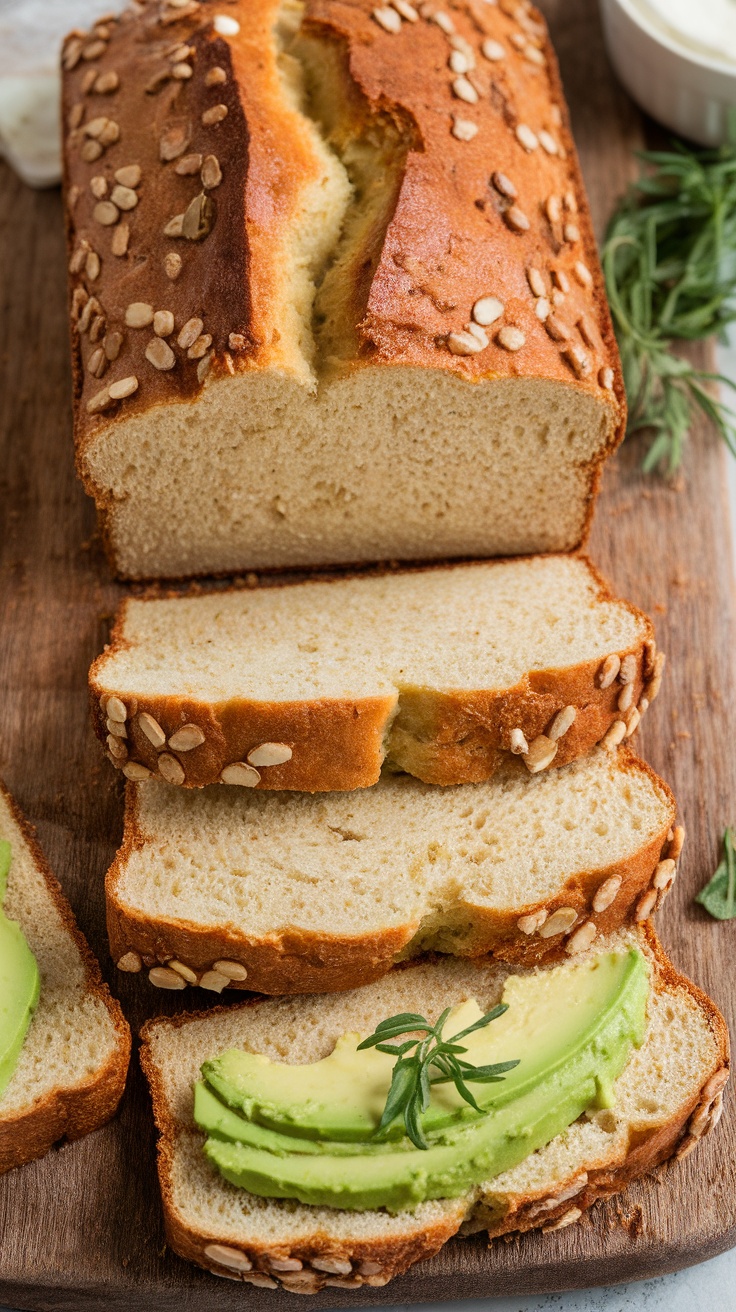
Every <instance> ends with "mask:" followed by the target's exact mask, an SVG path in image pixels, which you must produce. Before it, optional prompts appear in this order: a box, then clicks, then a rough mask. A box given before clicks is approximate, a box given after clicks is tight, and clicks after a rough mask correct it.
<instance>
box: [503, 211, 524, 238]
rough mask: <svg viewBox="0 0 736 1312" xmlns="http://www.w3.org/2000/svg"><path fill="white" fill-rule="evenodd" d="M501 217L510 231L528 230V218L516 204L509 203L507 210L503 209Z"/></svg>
mask: <svg viewBox="0 0 736 1312" xmlns="http://www.w3.org/2000/svg"><path fill="white" fill-rule="evenodd" d="M503 217H504V219H505V221H506V223H507V224H508V226H509V228H511V231H512V232H528V230H529V226H530V224H529V220H528V218H527V217H526V214H525V213H524V211H523V210H520V209H519V207H518V205H510V206H509V208H508V209H507V210H504V212H503Z"/></svg>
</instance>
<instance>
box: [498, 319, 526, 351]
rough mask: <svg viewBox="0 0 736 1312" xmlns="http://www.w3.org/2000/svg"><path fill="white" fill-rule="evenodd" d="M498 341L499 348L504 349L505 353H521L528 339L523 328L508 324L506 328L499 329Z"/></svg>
mask: <svg viewBox="0 0 736 1312" xmlns="http://www.w3.org/2000/svg"><path fill="white" fill-rule="evenodd" d="M496 341H497V342H498V344H499V346H502V347H503V349H504V351H520V350H521V348H522V346H523V345H524V343H525V342H526V337H525V336H524V334H523V332H522V331H521V328H516V327H515V326H514V325H513V324H506V325H505V327H503V328H501V329H499V332H498V334H497V336H496Z"/></svg>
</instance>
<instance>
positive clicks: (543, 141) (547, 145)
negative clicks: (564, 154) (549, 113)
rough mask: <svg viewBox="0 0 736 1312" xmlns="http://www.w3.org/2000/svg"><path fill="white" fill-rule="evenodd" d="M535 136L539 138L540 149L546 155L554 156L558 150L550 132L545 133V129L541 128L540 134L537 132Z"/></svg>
mask: <svg viewBox="0 0 736 1312" xmlns="http://www.w3.org/2000/svg"><path fill="white" fill-rule="evenodd" d="M537 135H538V137H539V144H540V146H541V147H542V150H546V152H547V154H548V155H556V154H557V152H558V150H559V146H558V145H557V142H556V141H555V139H554V137H553V136H552V134H551V132H547V130H546V128H542V130H541V132H539V133H538V134H537Z"/></svg>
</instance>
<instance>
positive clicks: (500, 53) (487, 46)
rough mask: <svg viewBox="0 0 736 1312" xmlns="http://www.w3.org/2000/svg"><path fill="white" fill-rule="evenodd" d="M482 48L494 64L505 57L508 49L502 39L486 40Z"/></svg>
mask: <svg viewBox="0 0 736 1312" xmlns="http://www.w3.org/2000/svg"><path fill="white" fill-rule="evenodd" d="M481 50H482V51H483V54H484V55H485V57H486V59H488V60H490V62H491V63H492V64H496V63H498V61H499V59H503V58H504V57H505V55H506V51H505V50H504V48H503V46H502V45H501V43H500V41H491V40H490V39H489V40H487V41H484V42H483V44H482V46H481Z"/></svg>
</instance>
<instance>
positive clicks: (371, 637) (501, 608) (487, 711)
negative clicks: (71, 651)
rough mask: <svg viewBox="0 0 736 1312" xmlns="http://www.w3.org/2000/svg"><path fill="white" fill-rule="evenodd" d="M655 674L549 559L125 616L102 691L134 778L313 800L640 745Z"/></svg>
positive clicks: (583, 578)
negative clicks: (604, 743) (394, 776)
mask: <svg viewBox="0 0 736 1312" xmlns="http://www.w3.org/2000/svg"><path fill="white" fill-rule="evenodd" d="M663 660H664V657H663V656H661V655H659V656H658V655H657V653H656V647H655V643H654V638H653V629H652V626H651V623H650V621H649V620H648V619H647V618H646V616H645V615H643V614H642V613H641V611H638V610H636V609H635V608H634V607H633V606H630V605H629V604H628V603H626V602H623V601H619V600H617V599H615V598H614V597H613V595H612V593H611V591H610V589H609V587H608V585H607V584H606V583H605V581H604V580H603V579H602V578H601V577H600V575H599V574H598V573H597V572H596V571H595V570H594V569H593V567H592V565H591V564H590V563H589V562H588V561H587V560H585V559H584V558H583V557H579V556H543V557H532V558H530V559H525V560H513V561H497V562H475V563H472V564H464V565H451V566H440V567H438V566H435V567H431V568H426V569H412V570H402V571H395V572H390V573H386V574H364V575H360V576H353V577H341V578H337V579H332V580H330V581H316V580H311V581H308V582H303V583H294V584H288V585H284V586H276V587H264V588H258V589H255V590H244V589H235V590H227V591H225V590H223V591H215V592H210V593H207V594H201V593H199V592H198V593H196V594H194V595H184V596H170V597H165V598H163V599H162V598H160V597H152V598H149V599H139V598H128V599H127V600H126V601H124V602H123V604H122V606H121V609H120V611H119V613H118V618H117V621H116V624H115V626H114V629H113V633H112V638H111V642H110V645H109V647H107V648H106V650H105V652H104V653H103V655H102V656H100V657H99V658H98V659H97V660H96V661H95V663H94V664H93V666H92V669H91V671H90V693H91V700H92V714H93V718H94V723H95V728H96V730H97V733H98V735H99V737H100V738H101V740H102V741H103V742H104V743H106V745H107V748H108V755H109V757H110V760H111V761H112V763H113V764H114V765H116V766H117V767H118V768H119V769H122V770H123V773H124V774H125V775H126V776H127V777H128V778H132V779H141V778H145V777H147V774H158V775H159V776H160V777H162V778H164V779H166V781H167V782H169V783H177V784H181V785H183V786H185V787H194V788H197V787H202V786H203V785H205V784H209V783H216V782H218V781H219V780H222V781H223V782H225V783H241V784H243V785H245V786H249V787H251V786H257V787H259V788H273V789H282V788H290V789H298V790H300V791H304V792H320V791H328V790H330V789H353V788H364V787H366V786H368V785H370V784H374V783H375V782H376V781H377V780H378V778H379V775H380V772H381V766H382V765H383V764H384V762H386V764H387V765H389V766H390V767H392V768H394V769H400V770H405V771H406V772H407V773H408V774H412V775H415V776H417V777H418V778H420V779H423V780H424V781H425V782H426V783H435V784H458V783H473V782H479V781H481V780H483V779H488V778H490V776H491V775H493V773H494V772H495V771H496V770H497V769H498V768H499V766H500V765H501V764H502V762H503V761H504V760H506V759H508V757H509V755H512V754H514V753H519V754H521V755H522V756H523V759H524V760H525V763H526V764H527V765H528V766H529V768H530V770H533V771H534V770H539V769H541V768H546V767H547V766H549V765H550V764H552V763H553V764H554V765H564V764H566V763H567V762H568V761H571V760H574V759H575V758H576V757H579V756H582V755H584V754H585V753H586V752H588V751H590V750H591V748H592V747H593V746H594V745H595V744H596V743H598V742H600V741H601V740H602V739H603V738H604V737H606V735H608V734H609V733H612V734H613V737H614V739H615V740H616V741H620V739H621V738H622V737H623V736H624V735H628V734H630V733H631V732H633V731H634V729H635V728H636V726H637V724H638V722H639V719H640V716H641V713H642V712H643V711H644V710H645V709H646V706H648V705H649V703H650V701H651V700H652V698H653V697H654V696H655V695H656V692H657V690H658V688H659V682H660V674H661V667H662V662H663ZM185 726H186V727H185Z"/></svg>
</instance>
